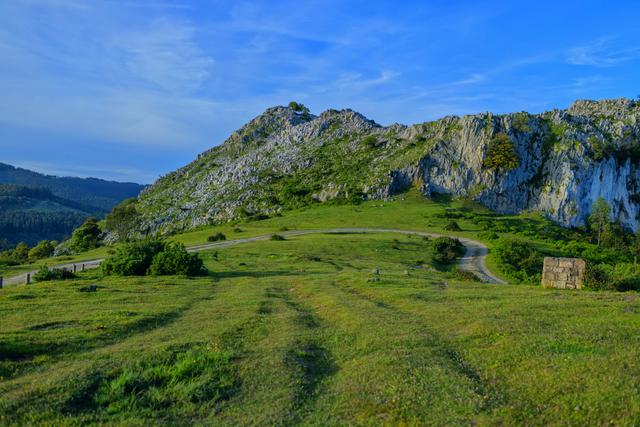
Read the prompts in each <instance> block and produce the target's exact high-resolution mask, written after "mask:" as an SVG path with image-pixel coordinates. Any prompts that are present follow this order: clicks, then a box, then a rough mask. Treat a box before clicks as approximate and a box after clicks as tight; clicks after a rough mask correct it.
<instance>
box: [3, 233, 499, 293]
mask: <svg viewBox="0 0 640 427" xmlns="http://www.w3.org/2000/svg"><path fill="white" fill-rule="evenodd" d="M340 233H396V234H409V235H413V236H426V237H443V236H445V235H444V234H437V233H426V232H423V231H413V230H400V229H395V228H358V227H350V228H329V229H317V230H288V231H279V232H278V233H277V234H280V235H281V236H302V235H305V234H340ZM272 235H273V233H270V234H264V235H261V236H255V237H246V238H244V239H234V240H224V241H221V242H213V243H206V244H203V245H197V246H190V247H189V248H187V250H188V251H189V252H199V251H205V250H209V249H216V248H220V249H222V248H228V247H231V246H236V245H240V244H243V243H250V242H258V241H263V240H269V239H270V238H271V236H272ZM457 239H458V240H460V242H461V243H462V244H463V245H464V246H465V247H466V248H467V251H466V253H465V255H464V257H462V258H460V260H459V261H458V269H459V270H463V271H469V272H472V273H474V274H475V275H476V276H478V277H479V278H480V279H481V280H482V281H483V282H486V283H496V284H506V282H505V281H504V280H502V279H500V278H498V277H496V276H495V275H494V274H492V273H491V271H489V269H488V268H487V266H486V264H485V260H486V258H487V254H488V253H489V249H487V247H486V246H485V245H484V244H482V243H481V242H479V241H477V240H473V239H468V238H466V237H457ZM102 261H103V260H102V259H94V260H89V261H83V262H77V263H75V265H76V266H77V268H78V269H80V268H81V266H82V264H84V265H85V268H87V269H90V268H97V267H98V266H100V263H101V262H102ZM73 266H74V264H61V265H56V266H55V268H66V269H73ZM35 272H36V271H30V272H28V273H23V274H20V275H18V276H13V277H9V278H6V279H5V281H4V284H5V285H15V284H21V283H25V282H26V279H27V274H31V275H32V276H33V274H35Z"/></svg>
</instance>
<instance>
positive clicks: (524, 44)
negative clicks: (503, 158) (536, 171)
mask: <svg viewBox="0 0 640 427" xmlns="http://www.w3.org/2000/svg"><path fill="white" fill-rule="evenodd" d="M639 70H640V3H639V2H635V1H615V2H614V1H557V0H556V1H536V2H533V1H531V2H519V1H484V2H483V1H454V0H449V1H397V0H396V1H375V0H369V1H348V0H343V1H333V0H325V1H304V0H297V1H277V0H272V1H235V0H234V1H215V0H209V1H205V0H201V1H187V0H148V1H145V0H2V1H1V2H0V94H1V95H0V162H6V163H10V164H15V165H20V166H23V167H28V168H32V169H34V170H38V171H42V172H46V173H53V174H58V175H78V176H98V177H102V178H108V179H117V180H130V181H137V182H143V183H150V182H152V181H154V180H155V179H156V178H157V177H158V176H159V175H161V174H165V173H167V172H169V171H171V170H174V169H176V168H178V167H180V166H182V165H184V164H186V163H188V162H189V161H191V160H193V159H194V158H195V157H196V155H197V154H198V153H200V152H202V151H204V150H206V149H207V148H210V147H211V146H213V145H217V144H219V143H221V142H222V141H224V139H225V138H226V137H227V136H228V135H229V133H230V132H232V131H233V130H234V129H237V128H238V127H240V126H241V125H242V124H244V123H245V122H247V121H248V120H250V119H251V118H252V117H254V116H256V115H258V114H260V113H261V112H262V111H264V110H265V109H266V108H267V107H269V106H273V105H280V104H286V103H288V102H289V101H290V100H297V101H299V102H302V103H304V104H306V105H307V106H309V107H310V108H311V110H312V112H314V113H316V114H319V113H320V112H321V111H323V110H325V109H327V108H338V109H339V108H352V109H355V110H357V111H359V112H361V113H363V114H364V115H366V116H367V117H369V118H371V119H373V120H376V121H377V122H379V123H381V124H391V123H394V122H400V123H405V124H411V123H417V122H423V121H427V120H431V119H436V118H439V117H441V116H445V115H448V114H459V115H461V114H467V113H476V112H482V111H493V112H498V113H501V112H510V111H521V110H527V111H531V112H540V111H544V110H547V109H552V108H555V107H558V108H566V107H567V106H569V105H570V104H571V102H572V101H573V100H575V99H577V98H589V99H601V98H613V97H622V96H625V97H629V98H633V97H636V96H638V95H639V94H640V78H639V77H640V72H639Z"/></svg>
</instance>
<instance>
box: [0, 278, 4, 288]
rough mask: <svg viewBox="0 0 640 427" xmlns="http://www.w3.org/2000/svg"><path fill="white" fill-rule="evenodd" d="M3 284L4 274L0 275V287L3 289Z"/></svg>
mask: <svg viewBox="0 0 640 427" xmlns="http://www.w3.org/2000/svg"><path fill="white" fill-rule="evenodd" d="M2 284H3V279H2V276H0V289H2Z"/></svg>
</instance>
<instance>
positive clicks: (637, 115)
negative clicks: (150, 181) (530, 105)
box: [136, 99, 640, 233]
mask: <svg viewBox="0 0 640 427" xmlns="http://www.w3.org/2000/svg"><path fill="white" fill-rule="evenodd" d="M412 186H415V187H417V188H418V189H419V190H420V191H422V192H423V193H424V195H425V196H426V197H429V196H430V195H431V194H433V193H434V192H437V193H449V194H453V195H455V196H459V197H466V198H470V199H473V200H476V201H478V202H480V203H482V204H484V205H486V206H487V207H489V208H491V209H493V210H496V211H499V212H503V213H516V212H522V211H539V212H541V213H542V214H544V215H545V216H547V217H548V218H550V219H552V220H554V221H556V222H558V223H560V224H562V225H564V226H579V225H583V224H585V220H586V218H587V217H588V215H589V213H590V210H591V206H592V204H593V202H594V201H595V200H596V199H597V198H598V197H604V198H605V199H606V200H607V201H608V202H609V204H610V205H611V206H612V212H613V215H614V217H615V218H617V219H619V220H620V221H621V222H622V224H623V225H624V226H626V227H628V228H630V229H633V230H636V229H637V228H638V219H639V213H640V195H639V194H638V189H639V188H640V102H638V101H632V100H627V99H615V100H604V101H586V100H582V101H577V102H575V103H574V104H573V105H572V106H571V107H570V108H568V109H566V110H553V111H549V112H545V113H542V114H529V113H526V112H519V113H513V114H504V115H496V114H491V113H482V114H475V115H468V116H463V117H457V116H449V117H444V118H442V119H440V120H436V121H432V122H425V123H421V124H416V125H412V126H404V125H399V124H394V125H391V126H388V127H383V126H380V125H378V124H377V123H375V122H373V121H371V120H368V119H367V118H365V117H363V116H362V115H361V114H358V113H356V112H354V111H351V110H341V111H336V110H329V111H325V112H323V113H322V114H320V115H319V116H315V115H313V114H311V113H310V112H309V111H308V110H307V109H306V108H305V107H304V106H301V105H300V104H296V103H291V104H290V106H289V107H274V108H270V109H268V110H267V111H265V112H264V113H263V114H262V115H260V116H258V117H256V118H255V119H253V120H251V121H250V122H249V123H247V124H246V125H245V126H243V127H242V128H241V129H239V130H238V131H236V132H234V133H233V134H232V135H231V136H230V137H229V138H228V139H227V140H226V141H225V142H224V143H223V144H221V145H219V146H216V147H214V148H212V149H210V150H208V151H206V152H204V153H202V154H201V155H199V156H198V158H197V159H196V160H195V161H193V162H192V163H191V164H189V165H187V166H185V167H183V168H181V169H179V170H177V171H175V172H173V173H170V174H169V175H167V176H164V177H162V178H161V179H159V180H158V181H157V182H156V183H155V184H154V185H152V186H150V187H149V188H147V189H145V190H144V191H143V192H142V193H141V195H140V197H139V198H138V201H137V203H136V209H137V211H138V213H139V216H138V219H137V222H138V224H137V229H139V230H142V231H143V232H145V233H149V232H151V233H153V232H160V233H168V232H173V231H177V230H183V229H188V228H192V227H195V226H198V225H202V224H207V223H218V222H224V221H229V220H233V219H236V218H239V217H247V216H248V217H260V216H265V215H273V214H275V213H277V212H279V211H281V210H283V209H287V208H294V207H297V206H301V205H307V204H311V203H323V202H327V201H332V200H333V201H346V202H349V201H357V200H362V199H383V198H386V197H389V196H391V195H394V194H397V193H400V192H402V191H405V190H406V189H407V188H409V187H412Z"/></svg>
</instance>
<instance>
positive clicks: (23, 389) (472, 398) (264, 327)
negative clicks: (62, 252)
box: [0, 208, 640, 425]
mask: <svg viewBox="0 0 640 427" xmlns="http://www.w3.org/2000/svg"><path fill="white" fill-rule="evenodd" d="M381 209H382V210H384V209H386V208H381ZM347 225H351V224H347ZM394 238H395V239H396V240H397V241H396V240H394ZM394 246H395V248H394ZM429 251H430V246H429V244H428V243H427V242H425V241H423V240H422V239H419V238H417V237H409V236H397V237H395V236H392V235H359V234H350V235H337V236H336V235H332V236H328V235H308V236H302V237H297V238H291V239H289V240H287V241H284V242H274V241H266V242H256V243H251V244H247V245H245V246H238V247H233V248H228V249H224V250H219V251H218V252H217V255H215V253H213V252H209V253H205V254H203V257H204V258H205V259H206V264H207V266H208V267H209V268H210V269H211V270H212V271H214V272H215V273H212V276H211V277H206V278H200V279H187V278H180V277H168V278H153V277H145V278H133V279H118V278H106V279H101V278H99V277H98V275H97V273H96V272H87V273H84V275H83V276H82V278H81V279H79V280H76V281H71V282H60V283H52V284H36V285H33V286H31V287H28V288H27V287H13V288H7V289H5V290H3V291H2V292H1V293H0V307H2V319H3V321H2V328H1V329H0V346H1V348H0V350H1V351H0V354H2V358H1V359H0V375H2V376H4V377H5V378H4V381H2V382H0V417H2V418H0V423H17V424H25V423H48V424H52V423H53V424H60V423H72V422H83V421H84V422H109V423H113V422H119V421H129V422H131V421H135V420H137V422H141V421H142V420H145V419H146V420H147V421H149V420H155V421H159V420H163V421H165V422H170V423H178V424H192V423H197V422H202V423H207V424H226V425H246V424H261V425H272V424H291V423H304V424H312V425H338V424H345V423H353V424H377V423H393V424H397V423H408V424H422V423H429V424H437V425H442V424H469V423H473V422H475V423H479V424H506V425H511V424H553V423H559V422H560V420H562V421H563V423H566V424H576V425H585V424H604V423H608V422H609V421H613V422H614V423H616V424H619V425H625V424H627V425H631V424H633V423H634V422H636V420H637V419H638V417H639V416H640V401H639V400H638V399H637V377H638V374H639V373H640V366H639V364H638V360H640V358H639V356H640V354H639V353H640V350H639V348H640V347H639V346H638V345H637V330H638V327H640V299H638V298H636V295H632V294H627V295H624V294H614V293H589V292H571V291H567V292H558V291H553V290H545V289H541V288H538V287H530V286H496V285H483V284H471V283H460V282H458V281H456V280H454V279H451V278H450V276H449V275H448V274H447V273H438V272H433V271H429V270H428V269H411V266H412V265H414V263H415V261H417V260H420V259H421V260H428V258H429ZM216 258H217V259H216ZM373 268H379V269H380V271H381V281H380V282H378V283H368V282H367V279H368V278H369V277H370V275H371V269H373ZM406 270H409V271H410V275H409V276H408V277H407V276H405V271H406ZM88 283H98V284H99V285H100V288H99V289H98V291H97V292H95V293H87V292H79V291H78V290H79V288H80V287H82V286H83V285H86V284H88ZM194 352H195V353H194ZM194 354H195V355H196V356H194ZM185 355H186V356H185ZM198 357H200V359H198ZM190 358H192V359H193V360H195V361H196V362H197V363H196V362H194V363H189V361H190V360H192V359H190ZM202 358H204V360H207V361H208V362H207V363H202V362H201V361H202V360H203V359H202ZM198 361H200V362H198ZM203 366H207V367H209V368H211V369H208V370H207V369H205V368H203ZM203 390H204V394H203V393H200V392H201V391H203ZM203 396H204V397H203Z"/></svg>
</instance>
